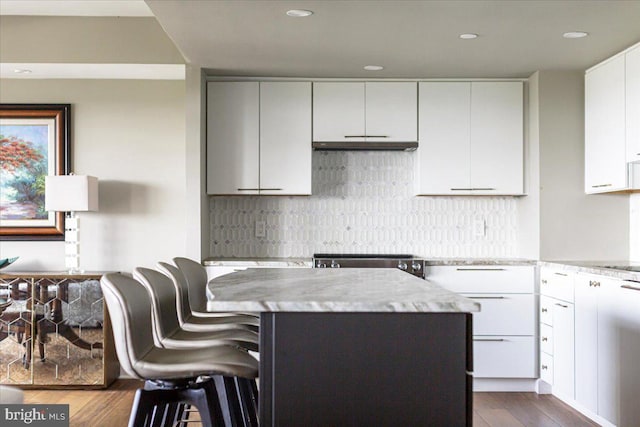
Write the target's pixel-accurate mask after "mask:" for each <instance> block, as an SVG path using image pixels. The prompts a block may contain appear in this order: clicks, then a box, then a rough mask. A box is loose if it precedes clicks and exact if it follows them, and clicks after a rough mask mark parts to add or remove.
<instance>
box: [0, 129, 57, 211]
mask: <svg viewBox="0 0 640 427" xmlns="http://www.w3.org/2000/svg"><path fill="white" fill-rule="evenodd" d="M16 128H18V131H16V130H14V129H16ZM38 128H44V129H38ZM46 128H47V127H46V126H42V125H40V126H38V125H36V126H29V127H28V128H25V129H20V127H19V126H2V133H0V168H1V171H0V174H1V177H2V181H1V182H2V184H1V188H2V194H1V196H0V218H1V219H3V220H9V219H14V220H15V219H46V218H47V217H48V213H47V212H46V211H45V210H44V178H45V176H47V151H48V150H47V141H46V140H43V139H44V138H46V130H47V129H46ZM11 131H14V132H15V134H13V135H12V134H9V132H11ZM43 131H44V132H43ZM21 133H22V134H27V135H30V138H29V139H25V138H22V137H20V136H17V135H19V134H21ZM34 137H35V138H34ZM43 137H44V138H43ZM36 138H37V139H36Z"/></svg>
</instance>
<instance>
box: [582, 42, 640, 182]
mask: <svg viewBox="0 0 640 427" xmlns="http://www.w3.org/2000/svg"><path fill="white" fill-rule="evenodd" d="M584 169H585V171H584V172H585V192H586V193H588V194H592V193H607V192H615V191H637V190H640V45H636V46H635V47H633V48H630V49H628V50H627V51H625V52H622V53H620V54H618V55H616V56H614V57H612V58H611V59H608V60H606V61H605V62H603V63H601V64H598V65H596V66H595V67H593V68H591V69H589V70H587V72H586V74H585V167H584Z"/></svg>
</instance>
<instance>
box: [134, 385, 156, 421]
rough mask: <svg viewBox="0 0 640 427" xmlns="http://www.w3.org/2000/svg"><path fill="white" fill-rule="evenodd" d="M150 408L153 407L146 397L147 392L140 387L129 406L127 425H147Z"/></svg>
mask: <svg viewBox="0 0 640 427" xmlns="http://www.w3.org/2000/svg"><path fill="white" fill-rule="evenodd" d="M150 409H151V410H152V409H153V405H150V402H149V401H148V399H147V392H146V391H145V390H141V389H140V390H138V391H136V395H135V397H134V399H133V406H132V408H131V415H130V416H129V427H147V426H148V424H147V419H148V418H149V417H148V415H149V410H150Z"/></svg>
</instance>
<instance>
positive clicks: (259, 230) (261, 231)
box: [256, 221, 267, 237]
mask: <svg viewBox="0 0 640 427" xmlns="http://www.w3.org/2000/svg"><path fill="white" fill-rule="evenodd" d="M266 235H267V231H266V224H265V222H264V221H256V237H265V236H266Z"/></svg>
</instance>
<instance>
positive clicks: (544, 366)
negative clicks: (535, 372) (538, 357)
mask: <svg viewBox="0 0 640 427" xmlns="http://www.w3.org/2000/svg"><path fill="white" fill-rule="evenodd" d="M540 367H541V368H542V369H544V370H545V371H546V370H547V369H549V367H548V366H547V365H542V366H540Z"/></svg>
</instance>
